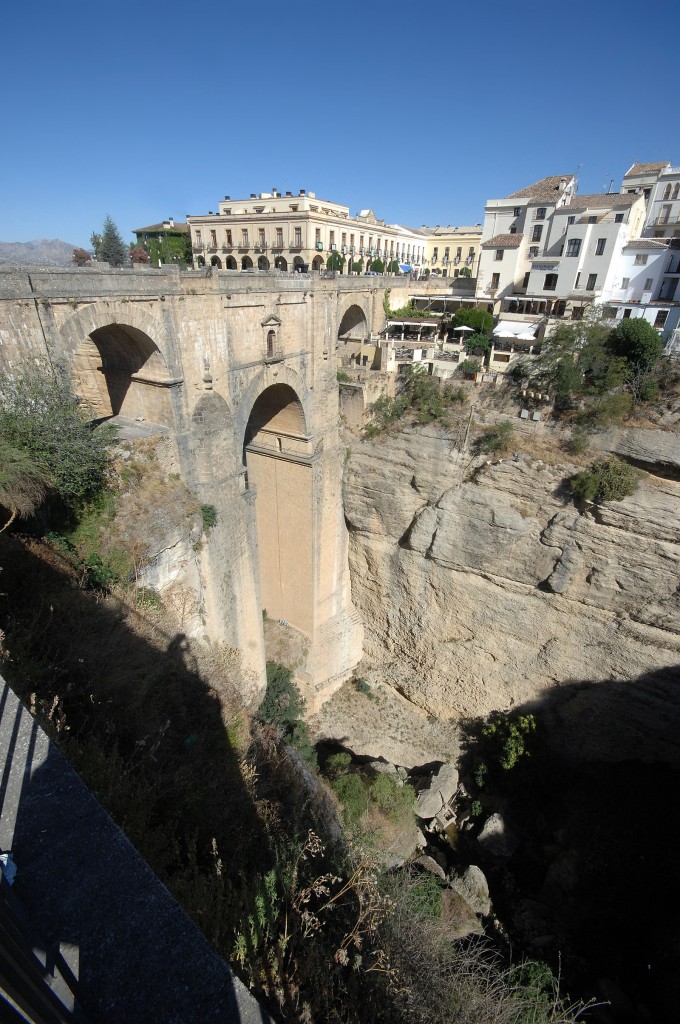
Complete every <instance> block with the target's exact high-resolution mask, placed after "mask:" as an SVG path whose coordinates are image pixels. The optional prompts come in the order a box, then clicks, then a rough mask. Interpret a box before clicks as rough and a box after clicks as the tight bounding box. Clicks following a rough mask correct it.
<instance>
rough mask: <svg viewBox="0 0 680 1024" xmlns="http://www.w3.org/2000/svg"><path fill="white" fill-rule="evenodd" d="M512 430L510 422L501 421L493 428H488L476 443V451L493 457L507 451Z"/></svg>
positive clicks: (510, 441)
mask: <svg viewBox="0 0 680 1024" xmlns="http://www.w3.org/2000/svg"><path fill="white" fill-rule="evenodd" d="M513 430H514V427H513V424H512V422H511V421H510V420H501V422H500V423H497V424H496V425H495V426H493V427H489V428H488V429H487V430H485V431H484V433H483V434H482V435H481V437H480V438H479V440H478V441H477V449H478V451H480V452H488V453H490V454H493V455H500V454H501V453H502V452H505V451H507V450H508V448H509V447H510V445H511V443H512V435H513Z"/></svg>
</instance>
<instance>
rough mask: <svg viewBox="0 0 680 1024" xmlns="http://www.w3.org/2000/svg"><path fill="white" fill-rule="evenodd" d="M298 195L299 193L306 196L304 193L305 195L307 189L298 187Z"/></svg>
mask: <svg viewBox="0 0 680 1024" xmlns="http://www.w3.org/2000/svg"><path fill="white" fill-rule="evenodd" d="M300 195H301V196H306V195H307V190H306V189H304V188H301V189H300Z"/></svg>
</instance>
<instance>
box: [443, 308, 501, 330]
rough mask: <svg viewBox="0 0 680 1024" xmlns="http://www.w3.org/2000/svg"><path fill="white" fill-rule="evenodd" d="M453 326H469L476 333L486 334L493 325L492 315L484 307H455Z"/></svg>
mask: <svg viewBox="0 0 680 1024" xmlns="http://www.w3.org/2000/svg"><path fill="white" fill-rule="evenodd" d="M453 326H454V327H471V328H472V329H473V331H476V332H477V333H478V334H486V333H487V332H488V331H490V330H491V328H492V327H493V317H492V315H491V313H488V312H487V311H486V310H485V309H457V310H456V312H455V313H454V315H453Z"/></svg>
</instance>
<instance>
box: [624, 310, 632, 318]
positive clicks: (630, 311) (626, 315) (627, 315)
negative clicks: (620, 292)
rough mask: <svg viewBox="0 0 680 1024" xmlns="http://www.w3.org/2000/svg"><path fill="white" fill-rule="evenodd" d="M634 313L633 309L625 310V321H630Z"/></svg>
mask: <svg viewBox="0 0 680 1024" xmlns="http://www.w3.org/2000/svg"><path fill="white" fill-rule="evenodd" d="M632 312H633V310H632V309H624V311H623V319H624V320H630V314H631V313H632Z"/></svg>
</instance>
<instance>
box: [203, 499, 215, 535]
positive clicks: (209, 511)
mask: <svg viewBox="0 0 680 1024" xmlns="http://www.w3.org/2000/svg"><path fill="white" fill-rule="evenodd" d="M201 519H202V520H203V529H204V530H206V531H207V530H212V528H213V526H214V525H215V523H216V522H217V509H216V508H215V506H214V505H201Z"/></svg>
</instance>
